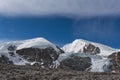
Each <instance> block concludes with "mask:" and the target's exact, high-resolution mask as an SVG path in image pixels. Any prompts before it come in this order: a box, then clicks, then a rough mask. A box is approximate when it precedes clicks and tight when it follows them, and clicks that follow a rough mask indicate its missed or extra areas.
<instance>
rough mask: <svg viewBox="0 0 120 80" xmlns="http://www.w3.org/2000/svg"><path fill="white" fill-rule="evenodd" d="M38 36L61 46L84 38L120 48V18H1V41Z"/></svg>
mask: <svg viewBox="0 0 120 80" xmlns="http://www.w3.org/2000/svg"><path fill="white" fill-rule="evenodd" d="M35 37H44V38H46V39H48V40H49V41H51V42H53V43H55V44H58V45H59V46H62V45H64V44H66V43H69V42H72V41H73V40H74V39H77V38H81V39H86V40H90V41H94V42H99V43H103V44H106V45H109V46H111V47H114V48H120V17H118V16H117V17H116V16H115V17H91V18H78V19H73V18H67V17H54V16H51V17H40V18H35V17H29V18H28V17H26V18H25V17H21V18H18V17H17V18H15V17H11V18H10V17H9V18H8V17H0V40H21V39H29V38H35Z"/></svg>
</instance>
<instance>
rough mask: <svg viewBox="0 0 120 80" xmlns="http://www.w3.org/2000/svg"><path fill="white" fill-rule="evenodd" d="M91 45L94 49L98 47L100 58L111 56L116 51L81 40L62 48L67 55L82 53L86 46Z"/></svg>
mask: <svg viewBox="0 0 120 80" xmlns="http://www.w3.org/2000/svg"><path fill="white" fill-rule="evenodd" d="M89 44H92V45H94V46H96V47H98V48H99V49H100V54H99V55H101V56H109V55H111V54H112V53H113V52H116V51H118V50H116V49H114V48H111V47H108V46H105V45H102V44H99V43H94V42H90V41H86V40H82V39H76V40H75V41H73V42H72V43H70V44H67V45H65V46H63V48H62V49H63V50H64V51H65V52H67V53H84V52H83V49H84V48H86V47H85V46H86V45H89Z"/></svg>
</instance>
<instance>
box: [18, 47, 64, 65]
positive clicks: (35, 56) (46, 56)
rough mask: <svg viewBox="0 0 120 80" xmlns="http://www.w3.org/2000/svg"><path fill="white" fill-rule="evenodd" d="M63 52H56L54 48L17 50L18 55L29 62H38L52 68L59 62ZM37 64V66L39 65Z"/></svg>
mask: <svg viewBox="0 0 120 80" xmlns="http://www.w3.org/2000/svg"><path fill="white" fill-rule="evenodd" d="M61 52H62V50H61V51H60V52H57V51H55V50H54V49H53V48H52V47H49V48H45V49H39V48H25V49H21V50H17V51H16V53H17V54H19V55H20V56H22V58H24V59H26V60H27V61H29V62H35V61H36V62H37V63H38V64H39V65H41V66H44V67H50V66H52V65H54V61H56V60H57V58H58V56H59V54H60V53H61ZM38 64H37V65H38Z"/></svg>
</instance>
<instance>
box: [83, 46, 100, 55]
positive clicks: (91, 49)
mask: <svg viewBox="0 0 120 80" xmlns="http://www.w3.org/2000/svg"><path fill="white" fill-rule="evenodd" d="M83 52H84V53H88V54H91V55H95V54H99V53H100V49H99V47H96V46H94V45H93V44H89V45H85V47H84V48H83Z"/></svg>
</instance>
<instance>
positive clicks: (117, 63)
mask: <svg viewBox="0 0 120 80" xmlns="http://www.w3.org/2000/svg"><path fill="white" fill-rule="evenodd" d="M108 58H110V59H111V62H112V70H113V71H116V72H118V71H119V72H120V52H116V53H113V54H111V55H110V56H108Z"/></svg>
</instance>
